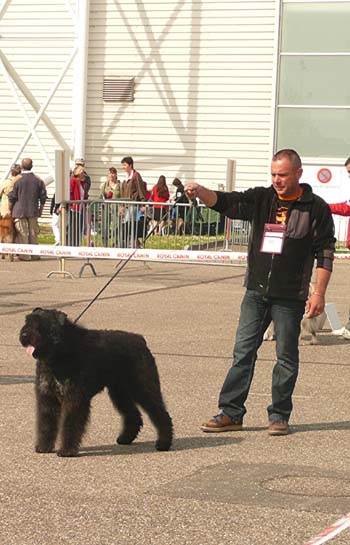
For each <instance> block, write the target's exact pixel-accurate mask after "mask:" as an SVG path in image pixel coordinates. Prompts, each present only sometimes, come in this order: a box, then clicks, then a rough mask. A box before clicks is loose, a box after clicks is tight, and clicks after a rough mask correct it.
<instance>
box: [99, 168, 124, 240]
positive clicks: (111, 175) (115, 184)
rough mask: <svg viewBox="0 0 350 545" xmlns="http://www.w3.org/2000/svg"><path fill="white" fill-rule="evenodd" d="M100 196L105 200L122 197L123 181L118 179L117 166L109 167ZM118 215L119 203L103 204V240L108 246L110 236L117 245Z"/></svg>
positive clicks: (101, 186)
mask: <svg viewBox="0 0 350 545" xmlns="http://www.w3.org/2000/svg"><path fill="white" fill-rule="evenodd" d="M98 198H99V199H103V200H104V201H109V200H116V199H120V198H121V182H120V181H119V180H118V173H117V169H116V168H115V167H109V169H108V178H107V181H106V182H103V183H102V184H101V185H100V193H99V197H98ZM118 217H119V209H118V204H116V203H104V204H102V214H101V219H102V241H103V245H104V246H108V243H109V239H110V238H112V242H113V246H115V238H116V235H117V232H118Z"/></svg>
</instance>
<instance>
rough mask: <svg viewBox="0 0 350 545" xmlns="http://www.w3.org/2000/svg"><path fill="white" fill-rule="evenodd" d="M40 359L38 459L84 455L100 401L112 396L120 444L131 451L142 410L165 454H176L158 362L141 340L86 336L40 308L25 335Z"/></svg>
mask: <svg viewBox="0 0 350 545" xmlns="http://www.w3.org/2000/svg"><path fill="white" fill-rule="evenodd" d="M19 340H20V342H21V344H22V346H24V347H26V348H27V353H28V354H29V355H32V356H33V357H34V358H35V359H36V360H37V362H36V385H35V393H36V401H37V439H36V445H35V450H36V452H52V451H53V450H54V448H55V444H56V440H57V437H58V435H60V436H61V445H60V448H59V449H58V450H57V455H58V456H77V455H78V450H79V446H80V443H81V440H82V437H83V435H84V433H85V430H86V428H87V424H88V421H89V417H90V406H91V400H92V398H93V397H94V396H95V395H96V394H98V393H99V392H102V390H103V389H104V388H106V389H107V391H108V394H109V397H110V399H111V401H112V403H113V406H114V408H115V409H116V410H117V411H119V413H120V414H121V416H122V420H123V428H122V431H121V433H120V434H119V436H118V437H117V443H119V444H120V445H129V444H130V443H132V442H133V441H134V439H136V437H137V435H138V433H139V431H140V429H141V428H142V426H143V420H142V416H141V412H140V410H139V407H141V408H142V409H143V410H144V411H145V412H146V413H147V414H148V416H149V418H150V420H151V422H152V423H153V425H154V427H155V428H156V430H157V435H158V437H157V441H156V445H155V446H156V449H157V450H169V449H170V447H171V444H172V439H173V426H172V422H171V418H170V416H169V414H168V412H167V410H166V407H165V404H164V401H163V397H162V393H161V389H160V383H159V376H158V371H157V367H156V362H155V359H154V357H153V355H152V353H151V351H150V350H149V348H148V346H147V344H146V341H145V339H144V338H143V337H142V336H141V335H137V334H136V333H128V332H126V331H112V330H99V329H86V328H84V327H82V326H78V325H76V324H75V323H73V322H71V320H69V319H68V317H67V315H66V314H64V312H60V311H58V310H51V309H42V308H35V309H34V310H33V312H32V313H31V314H28V315H27V316H26V319H25V324H24V326H23V327H22V329H21V331H20V335H19Z"/></svg>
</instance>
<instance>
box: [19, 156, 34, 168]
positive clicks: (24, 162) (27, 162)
mask: <svg viewBox="0 0 350 545" xmlns="http://www.w3.org/2000/svg"><path fill="white" fill-rule="evenodd" d="M21 164H22V168H23V169H24V170H32V168H33V161H32V160H31V159H29V157H26V158H25V159H22V163H21Z"/></svg>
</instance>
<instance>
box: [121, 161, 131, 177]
mask: <svg viewBox="0 0 350 545" xmlns="http://www.w3.org/2000/svg"><path fill="white" fill-rule="evenodd" d="M122 167H123V169H124V171H125V172H126V173H127V174H130V172H131V171H132V166H131V165H129V163H122Z"/></svg>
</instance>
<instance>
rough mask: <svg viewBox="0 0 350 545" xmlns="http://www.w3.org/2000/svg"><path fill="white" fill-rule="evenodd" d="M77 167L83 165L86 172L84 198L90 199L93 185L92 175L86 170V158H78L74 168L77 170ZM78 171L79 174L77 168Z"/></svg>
mask: <svg viewBox="0 0 350 545" xmlns="http://www.w3.org/2000/svg"><path fill="white" fill-rule="evenodd" d="M77 167H81V168H82V169H83V171H84V172H85V179H84V192H85V195H86V196H85V197H84V199H88V194H89V191H90V187H91V178H90V176H89V175H88V173H87V172H86V170H85V159H83V158H80V159H76V160H75V168H74V170H76V168H77ZM77 170H78V172H76V174H79V173H80V172H79V169H77Z"/></svg>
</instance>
